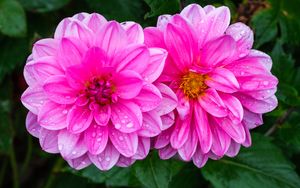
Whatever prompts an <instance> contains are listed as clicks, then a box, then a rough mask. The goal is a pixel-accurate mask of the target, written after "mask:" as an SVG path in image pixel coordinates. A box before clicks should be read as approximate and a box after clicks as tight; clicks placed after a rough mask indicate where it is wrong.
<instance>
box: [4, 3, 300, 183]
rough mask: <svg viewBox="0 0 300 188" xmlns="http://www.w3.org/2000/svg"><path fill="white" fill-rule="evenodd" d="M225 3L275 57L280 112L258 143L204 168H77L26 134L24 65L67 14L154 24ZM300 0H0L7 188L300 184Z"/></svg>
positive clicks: (270, 117) (258, 134)
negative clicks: (191, 9)
mask: <svg viewBox="0 0 300 188" xmlns="http://www.w3.org/2000/svg"><path fill="white" fill-rule="evenodd" d="M194 2H196V3H199V4H200V5H201V6H205V5H207V4H213V5H215V6H221V5H226V6H228V7H229V8H230V9H231V13H232V22H236V21H241V22H244V23H246V24H248V25H250V26H251V27H252V28H253V30H254V32H255V48H257V49H259V50H261V51H264V52H266V53H268V54H270V55H271V56H272V58H273V69H272V72H273V73H274V74H275V75H276V76H277V77H278V78H279V80H280V83H279V89H278V92H277V97H278V99H279V106H278V108H277V109H276V110H275V111H273V112H272V113H269V114H266V115H265V116H264V121H265V124H264V125H263V126H261V127H259V128H257V129H255V130H254V131H253V132H252V133H253V134H252V139H253V146H252V147H251V148H246V149H245V148H243V149H242V150H241V152H240V154H239V155H238V156H237V157H236V158H233V159H232V158H223V159H221V160H219V161H212V160H210V161H209V162H208V164H207V165H206V166H205V167H204V168H203V169H198V168H196V167H194V165H193V164H192V163H184V162H181V161H178V160H176V159H172V160H168V161H162V160H158V157H157V154H156V153H155V152H151V154H150V155H149V156H148V157H147V159H146V160H144V161H138V162H136V163H135V164H134V165H133V166H132V167H130V168H113V169H112V170H110V171H108V172H100V171H99V170H97V169H96V168H95V167H93V166H91V167H89V168H87V169H84V170H81V171H74V170H72V169H70V168H69V167H68V165H67V163H66V162H64V161H63V160H62V159H61V157H60V156H59V155H52V154H48V153H45V152H43V151H42V150H41V149H40V146H39V143H38V140H37V139H35V138H33V137H32V136H30V135H29V134H28V133H27V132H26V129H25V115H26V112H27V110H26V109H25V108H24V107H23V106H22V105H21V103H20V95H21V93H22V92H23V91H24V90H25V89H26V87H27V86H26V83H25V81H24V79H23V74H22V68H23V66H24V64H25V61H26V58H27V56H28V55H29V54H30V52H31V48H32V44H33V43H34V42H35V41H37V40H39V39H41V38H46V37H51V36H52V35H53V32H54V29H55V27H56V26H57V24H58V23H59V21H60V20H62V19H63V18H65V17H68V16H72V15H74V14H75V13H78V12H89V13H92V12H98V13H100V14H102V15H104V16H105V17H106V18H107V19H115V20H118V21H125V20H133V21H136V22H139V23H140V24H141V25H142V26H143V27H146V26H150V25H152V26H154V25H155V24H156V20H157V16H158V15H160V14H166V13H169V14H173V13H177V12H179V11H180V10H181V9H182V8H183V7H185V6H186V5H188V4H190V3H194ZM299 8H300V0H181V1H180V0H0V187H5V188H6V187H15V188H17V187H26V188H31V187H46V188H50V187H56V188H59V187H63V188H67V187H146V188H167V187H170V188H182V187H185V188H194V187H195V188H196V187H208V188H210V187H217V188H223V187H225V188H226V187H230V188H232V187H233V188H248V187H249V188H252V187H255V188H260V187H263V188H265V187H266V188H285V187H293V188H299V187H300V179H299V173H300V110H299V109H300V108H299V107H300V95H299V92H300V68H299V65H300V48H299V47H300V45H299V44H300V19H299V18H300V10H299Z"/></svg>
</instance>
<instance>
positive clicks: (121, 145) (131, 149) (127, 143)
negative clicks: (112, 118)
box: [109, 128, 138, 157]
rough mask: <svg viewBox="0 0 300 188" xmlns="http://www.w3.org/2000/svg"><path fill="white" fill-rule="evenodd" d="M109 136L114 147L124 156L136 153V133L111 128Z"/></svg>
mask: <svg viewBox="0 0 300 188" xmlns="http://www.w3.org/2000/svg"><path fill="white" fill-rule="evenodd" d="M109 138H110V140H111V142H112V143H113V145H114V146H115V148H116V149H117V150H118V151H119V152H120V153H121V154H122V155H124V156H125V157H132V156H133V155H134V154H135V153H136V151H137V147H138V135H137V133H122V132H120V131H118V130H116V129H114V128H111V129H110V132H109Z"/></svg>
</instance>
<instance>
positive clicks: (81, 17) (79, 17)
mask: <svg viewBox="0 0 300 188" xmlns="http://www.w3.org/2000/svg"><path fill="white" fill-rule="evenodd" d="M89 15H90V14H89V13H86V12H80V13H78V14H75V15H74V16H72V18H73V19H75V20H79V21H83V20H84V19H85V18H86V17H88V16H89Z"/></svg>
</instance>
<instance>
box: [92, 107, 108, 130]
mask: <svg viewBox="0 0 300 188" xmlns="http://www.w3.org/2000/svg"><path fill="white" fill-rule="evenodd" d="M93 115H94V120H95V121H96V123H97V124H98V125H102V126H105V125H107V123H108V121H109V120H110V116H111V108H110V106H109V105H105V106H99V105H97V106H96V108H95V109H94V111H93Z"/></svg>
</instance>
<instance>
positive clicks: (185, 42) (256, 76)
mask: <svg viewBox="0 0 300 188" xmlns="http://www.w3.org/2000/svg"><path fill="white" fill-rule="evenodd" d="M229 24H230V11H229V9H228V8H227V7H219V8H215V7H213V6H210V5H209V6H206V7H204V8H202V7H201V6H199V5H197V4H191V5H189V6H187V7H186V8H184V9H183V10H182V12H181V13H180V14H176V15H162V16H160V17H159V18H158V22H157V27H149V28H146V29H145V43H146V45H147V46H149V47H161V48H164V49H166V50H167V51H168V58H167V60H166V64H165V68H164V70H163V73H162V75H161V76H160V78H159V81H161V82H163V83H165V84H167V85H168V86H169V87H170V88H171V89H172V90H173V91H174V92H175V93H176V95H177V97H178V106H177V108H176V110H175V125H174V126H171V127H170V128H168V129H167V130H164V131H163V132H162V133H161V134H160V135H159V136H157V137H156V138H155V143H154V147H155V148H157V149H159V155H160V157H161V158H162V159H168V158H170V157H172V156H174V155H175V154H178V155H179V157H180V158H181V159H182V160H185V161H190V160H193V162H194V164H195V165H196V166H198V167H199V168H200V167H202V166H203V165H204V164H205V163H206V161H207V159H208V158H211V159H219V158H221V157H223V156H224V155H227V156H230V157H233V156H235V155H237V153H238V151H239V149H240V146H241V145H243V146H245V147H249V146H250V145H251V136H250V132H249V130H250V129H252V128H254V127H256V126H258V125H261V124H262V114H263V113H266V112H270V111H272V110H273V109H274V108H275V107H276V106H277V99H276V97H275V95H274V93H275V92H276V87H277V84H278V80H277V78H276V77H275V76H273V75H272V74H271V72H270V69H271V66H272V61H271V59H270V57H269V56H268V55H266V54H264V53H263V52H260V51H257V50H252V49H251V48H252V44H253V32H252V31H251V29H250V28H249V27H247V26H246V25H244V24H243V23H235V24H232V25H229Z"/></svg>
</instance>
